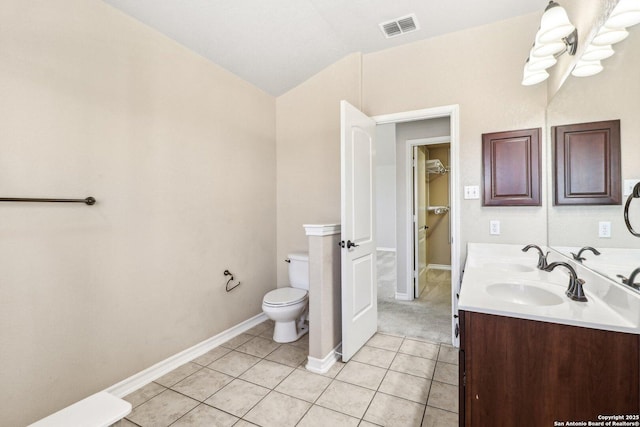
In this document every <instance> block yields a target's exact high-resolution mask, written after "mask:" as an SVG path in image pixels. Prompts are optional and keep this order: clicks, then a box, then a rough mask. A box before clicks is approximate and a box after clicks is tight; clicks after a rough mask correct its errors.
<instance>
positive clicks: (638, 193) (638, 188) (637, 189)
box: [624, 182, 640, 237]
mask: <svg viewBox="0 0 640 427" xmlns="http://www.w3.org/2000/svg"><path fill="white" fill-rule="evenodd" d="M639 198H640V182H639V183H637V184H636V185H635V186H634V187H633V191H632V192H631V194H629V198H628V199H627V203H625V205H624V223H625V225H626V226H627V229H628V230H629V233H631V234H632V235H634V236H636V237H640V232H638V231H635V230H634V229H633V227H632V226H631V221H630V220H629V206H630V205H631V201H632V200H633V199H639Z"/></svg>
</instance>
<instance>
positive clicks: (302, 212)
mask: <svg viewBox="0 0 640 427" xmlns="http://www.w3.org/2000/svg"><path fill="white" fill-rule="evenodd" d="M360 75H361V55H360V54H352V55H349V56H347V57H345V58H343V59H342V60H340V61H338V62H336V63H335V64H333V65H331V66H329V67H328V68H326V69H324V70H323V71H321V72H320V73H318V74H317V75H315V76H313V77H312V78H310V79H309V80H307V81H306V82H304V83H302V84H301V85H299V86H297V87H296V88H294V89H292V90H290V91H289V92H287V93H285V94H284V95H281V96H280V97H278V99H277V101H276V117H277V120H276V121H277V125H276V135H277V188H278V190H277V191H278V249H277V252H278V257H277V260H278V263H277V269H278V270H277V271H278V286H288V274H287V264H286V263H284V262H283V260H284V259H285V258H286V256H287V253H289V252H291V251H307V245H308V243H307V236H306V235H305V231H304V228H303V227H302V225H303V224H333V223H340V100H342V99H345V100H347V101H349V102H350V103H351V104H353V105H354V106H355V107H357V108H360Z"/></svg>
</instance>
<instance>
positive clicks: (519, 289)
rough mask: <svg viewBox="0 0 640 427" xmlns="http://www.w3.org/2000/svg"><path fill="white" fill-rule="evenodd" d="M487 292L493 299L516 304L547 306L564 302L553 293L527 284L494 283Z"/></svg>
mask: <svg viewBox="0 0 640 427" xmlns="http://www.w3.org/2000/svg"><path fill="white" fill-rule="evenodd" d="M486 290H487V293H488V294H489V295H491V296H493V297H496V298H498V299H501V300H503V301H507V302H512V303H515V304H522V305H533V306H545V305H558V304H562V303H563V302H564V300H563V299H562V298H561V297H560V296H559V295H556V294H555V293H553V292H551V291H548V290H546V289H543V288H540V287H537V286H535V285H531V284H525V283H494V284H492V285H489V286H487V287H486Z"/></svg>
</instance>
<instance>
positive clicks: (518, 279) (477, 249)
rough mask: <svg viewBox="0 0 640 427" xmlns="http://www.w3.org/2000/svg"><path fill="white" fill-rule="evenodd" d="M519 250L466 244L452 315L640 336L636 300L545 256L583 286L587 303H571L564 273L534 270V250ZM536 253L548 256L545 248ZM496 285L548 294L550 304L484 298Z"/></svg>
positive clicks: (621, 289)
mask: <svg viewBox="0 0 640 427" xmlns="http://www.w3.org/2000/svg"><path fill="white" fill-rule="evenodd" d="M524 246H526V244H522V245H501V244H482V243H469V244H468V245H467V261H466V264H465V269H464V275H463V280H462V285H461V289H460V299H459V301H458V309H460V310H465V311H475V312H479V313H487V314H497V315H501V316H509V317H516V318H521V319H529V320H539V321H545V322H552V323H560V324H565V325H573V326H582V327H587V328H594V329H603V330H608V331H618V332H627V333H633V334H640V295H639V294H637V293H635V292H633V291H631V290H628V289H625V288H626V287H624V286H623V285H620V284H617V283H615V282H613V281H611V280H607V279H606V278H604V277H602V276H600V275H599V274H596V273H594V272H592V271H590V270H588V269H586V268H584V267H583V266H581V265H576V263H575V262H572V261H570V260H568V259H566V258H563V257H561V256H560V255H558V254H555V253H554V252H551V254H550V255H549V257H548V259H549V263H551V262H552V261H564V262H567V263H569V264H571V265H572V266H573V267H574V269H576V271H577V273H578V277H580V278H582V279H584V280H585V284H584V285H583V289H584V292H585V295H586V296H587V299H588V301H587V302H578V301H573V300H571V299H570V298H569V297H567V296H566V295H565V291H566V289H567V286H568V284H569V275H568V271H567V269H566V268H564V267H557V268H556V269H555V270H554V271H552V272H546V271H541V270H538V269H537V268H536V265H537V262H538V252H537V251H536V250H535V249H530V250H529V251H528V252H522V248H523V247H524ZM541 248H542V250H543V251H545V252H547V251H548V248H546V247H541ZM496 284H505V285H504V287H505V288H507V289H510V288H509V286H513V287H514V289H516V290H517V288H523V289H528V290H531V288H535V289H533V290H534V291H536V292H540V293H542V294H544V295H549V294H553V295H549V296H551V297H553V298H552V300H553V301H554V302H553V304H552V305H535V304H531V303H528V302H527V301H526V300H524V302H523V301H518V296H517V292H514V295H513V297H511V295H505V293H504V291H503V292H502V294H500V295H499V296H496V294H495V293H494V294H493V295H492V294H490V292H492V291H493V290H494V289H495V288H496V286H495V285H496ZM492 285H493V287H492ZM499 286H500V285H499ZM554 295H555V296H554Z"/></svg>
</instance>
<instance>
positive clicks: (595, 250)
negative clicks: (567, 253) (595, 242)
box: [571, 246, 600, 262]
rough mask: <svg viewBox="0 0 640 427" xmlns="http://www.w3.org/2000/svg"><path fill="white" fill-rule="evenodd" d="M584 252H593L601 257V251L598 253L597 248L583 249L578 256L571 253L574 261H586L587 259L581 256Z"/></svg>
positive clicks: (586, 247) (588, 247) (587, 247)
mask: <svg viewBox="0 0 640 427" xmlns="http://www.w3.org/2000/svg"><path fill="white" fill-rule="evenodd" d="M584 251H591V252H593V254H594V255H596V256H598V255H600V251H598V250H597V249H596V248H592V247H591V246H585V247H583V248H582V249H580V251H578V254H574V253H573V252H571V255H573V259H574V260H576V261H578V262H582V261H586V260H587V259H586V258H584V257H582V256H581V255H582V252H584Z"/></svg>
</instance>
